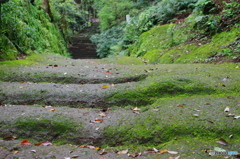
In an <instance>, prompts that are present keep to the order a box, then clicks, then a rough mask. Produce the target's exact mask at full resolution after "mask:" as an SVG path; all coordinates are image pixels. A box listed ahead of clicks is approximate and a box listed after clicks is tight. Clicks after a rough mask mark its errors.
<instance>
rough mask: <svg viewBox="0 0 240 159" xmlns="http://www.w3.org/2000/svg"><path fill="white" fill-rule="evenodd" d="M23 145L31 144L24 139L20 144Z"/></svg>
mask: <svg viewBox="0 0 240 159" xmlns="http://www.w3.org/2000/svg"><path fill="white" fill-rule="evenodd" d="M20 144H21V145H31V143H30V142H29V141H28V140H27V139H24V140H22V141H21V142H20Z"/></svg>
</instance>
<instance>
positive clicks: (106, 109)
mask: <svg viewBox="0 0 240 159" xmlns="http://www.w3.org/2000/svg"><path fill="white" fill-rule="evenodd" d="M109 109H110V108H105V109H101V111H102V112H106V111H108V110H109Z"/></svg>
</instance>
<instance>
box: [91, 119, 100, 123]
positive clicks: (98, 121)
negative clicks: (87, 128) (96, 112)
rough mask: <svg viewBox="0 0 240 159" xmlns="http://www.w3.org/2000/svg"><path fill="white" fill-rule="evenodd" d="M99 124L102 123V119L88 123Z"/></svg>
mask: <svg viewBox="0 0 240 159" xmlns="http://www.w3.org/2000/svg"><path fill="white" fill-rule="evenodd" d="M101 122H103V119H95V120H90V123H101Z"/></svg>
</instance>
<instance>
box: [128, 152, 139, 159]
mask: <svg viewBox="0 0 240 159" xmlns="http://www.w3.org/2000/svg"><path fill="white" fill-rule="evenodd" d="M127 155H128V157H132V158H136V157H139V156H142V153H138V152H135V153H134V154H130V153H128V154H127Z"/></svg>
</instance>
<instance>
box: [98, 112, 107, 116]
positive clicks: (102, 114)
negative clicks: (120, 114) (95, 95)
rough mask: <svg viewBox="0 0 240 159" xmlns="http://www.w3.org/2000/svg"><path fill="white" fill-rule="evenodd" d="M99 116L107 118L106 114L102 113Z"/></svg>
mask: <svg viewBox="0 0 240 159" xmlns="http://www.w3.org/2000/svg"><path fill="white" fill-rule="evenodd" d="M99 116H101V117H106V116H107V115H106V114H104V113H100V114H99Z"/></svg>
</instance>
